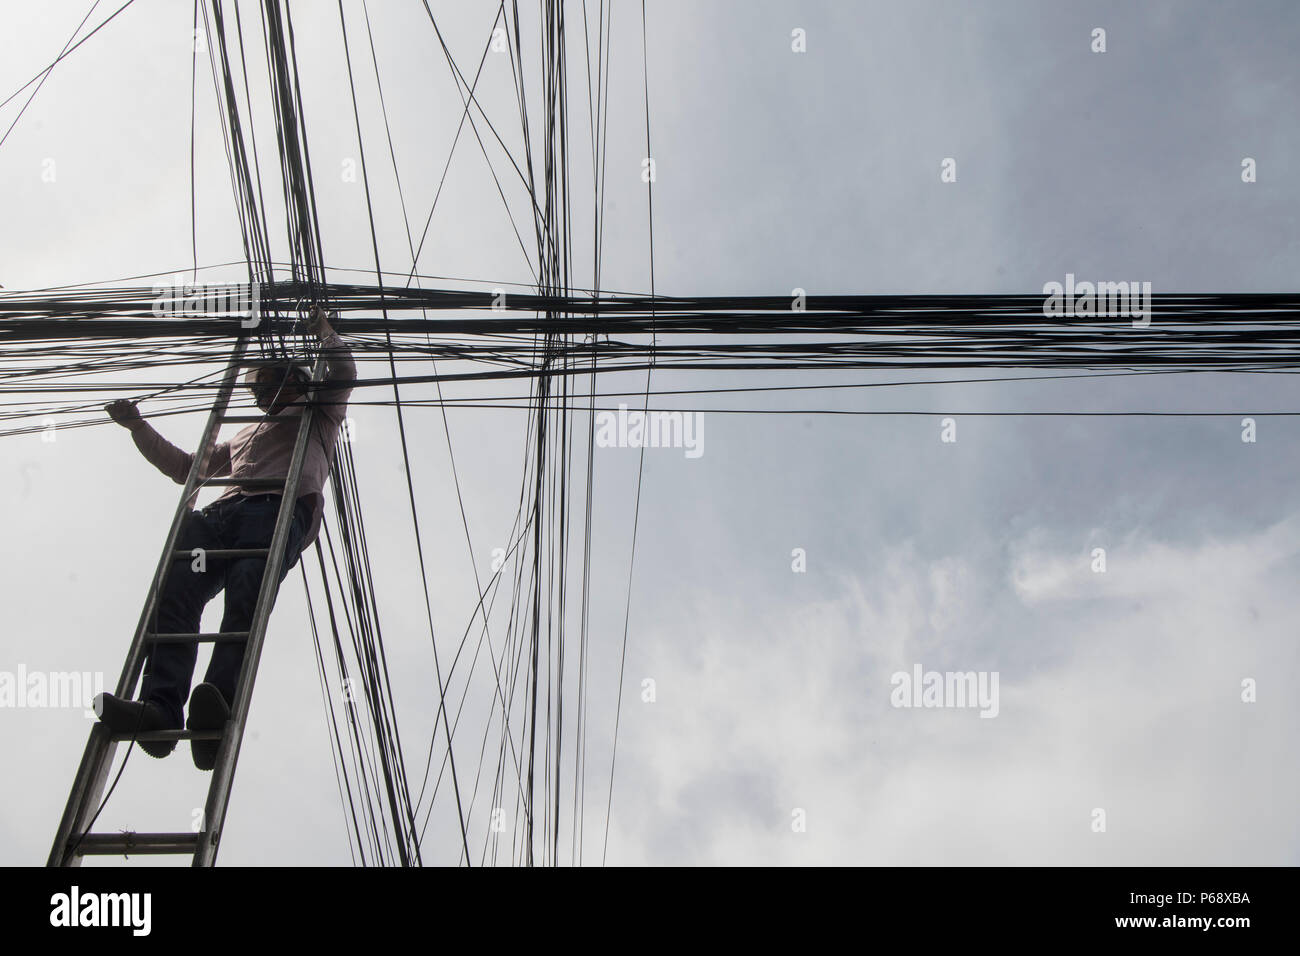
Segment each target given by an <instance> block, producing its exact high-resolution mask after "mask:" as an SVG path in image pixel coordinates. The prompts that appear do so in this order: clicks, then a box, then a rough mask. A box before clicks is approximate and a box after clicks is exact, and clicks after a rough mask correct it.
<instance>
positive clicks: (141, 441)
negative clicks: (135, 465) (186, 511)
mask: <svg viewBox="0 0 1300 956" xmlns="http://www.w3.org/2000/svg"><path fill="white" fill-rule="evenodd" d="M104 410H105V411H106V412H108V414H109V417H110V418H112V419H113V421H115V422H117V423H118V424H119V425H121V426H122V427H123V428H126V429H129V430H130V432H131V438H132V440H134V441H135V447H136V448H138V449H140V454H142V455H144V457H145V459H146V460H148V462H149V463H150V464H151V465H153V466H154V467H155V468H157V469H158V470H159V471H161V472H162V473H163V474H164V475H166V476H167V477H168V478H170V479H171V480H172V481H174V482H176V484H178V485H183V484H185V479H186V478H188V477H189V474H190V469H191V468H192V467H193V466H194V456H193V455H192V454H190V453H189V452H187V451H181V449H179V448H177V447H176V446H175V445H173V444H172V443H171V442H169V441H168V440H167V439H165V438H163V437H162V435H160V434H158V432H157V430H156V429H154V427H153V426H152V425H150V424H149V423H148V422H146V421H145V420H144V419H143V418H142V417H141V416H140V410H139V409H138V408H136V407H135V405H134V404H133V403H132V402H128V401H126V400H125V399H119V400H118V401H116V402H109V403H108V404H107V405H105V406H104ZM205 471H206V474H204V475H201V476H200V477H201V478H202V479H207V478H212V477H214V476H216V475H225V474H229V472H230V445H229V443H228V442H221V443H219V444H218V445H217V446H216V447H215V448H214V449H213V450H212V459H211V460H210V461H209V462H208V467H207V468H206V469H205Z"/></svg>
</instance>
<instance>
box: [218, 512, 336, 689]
mask: <svg viewBox="0 0 1300 956" xmlns="http://www.w3.org/2000/svg"><path fill="white" fill-rule="evenodd" d="M279 507H280V497H279V496H278V495H275V496H258V497H257V498H254V499H251V500H246V501H244V502H243V503H242V504H241V506H240V507H239V508H238V509H236V510H234V511H232V513H231V535H232V537H233V538H234V540H235V543H233V544H231V547H232V548H265V547H268V546H269V545H270V543H271V537H272V535H273V534H274V533H275V520H276V516H277V513H278V510H279ZM309 508H310V506H309V505H308V504H307V502H306V501H305V500H301V499H300V500H299V501H298V503H297V506H296V508H295V509H294V515H293V520H292V522H290V525H289V535H288V540H287V541H286V543H285V549H284V560H283V561H282V562H281V563H280V581H283V580H284V579H285V576H286V575H287V574H288V573H289V571H290V569H291V568H293V566H294V565H295V564H296V563H297V562H298V552H299V551H300V550H301V548H302V541H303V537H304V536H305V535H306V532H307V521H308V517H309V514H310V512H309ZM265 570H266V561H264V560H263V559H261V558H243V559H240V560H237V561H231V562H230V563H229V565H228V566H227V568H226V610H225V615H224V616H223V617H222V620H221V629H222V630H223V631H247V630H248V629H249V627H250V626H251V625H252V623H253V612H254V611H255V610H256V608H257V595H258V591H259V590H260V588H261V586H262V576H263V574H264V573H265ZM278 592H279V587H278V585H277V588H276V593H277V594H278ZM273 598H274V595H273ZM243 661H244V645H243V644H242V643H238V644H218V645H217V646H216V647H214V648H213V649H212V661H211V663H210V664H209V665H208V671H207V676H206V677H204V681H205V682H206V683H209V684H213V685H215V686H216V688H217V689H218V690H220V691H221V694H222V696H223V697H224V698H225V700H226V703H227V705H229V704H230V703H232V702H233V701H234V699H235V684H236V682H237V681H238V679H239V668H240V666H241V665H242V664H243Z"/></svg>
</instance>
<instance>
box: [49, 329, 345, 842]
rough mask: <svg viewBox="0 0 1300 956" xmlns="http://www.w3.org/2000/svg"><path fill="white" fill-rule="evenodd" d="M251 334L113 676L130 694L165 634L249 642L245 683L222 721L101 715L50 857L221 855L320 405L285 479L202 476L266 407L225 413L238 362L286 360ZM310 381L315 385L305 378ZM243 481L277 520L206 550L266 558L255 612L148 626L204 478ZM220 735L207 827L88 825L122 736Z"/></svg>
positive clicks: (301, 434) (181, 556)
mask: <svg viewBox="0 0 1300 956" xmlns="http://www.w3.org/2000/svg"><path fill="white" fill-rule="evenodd" d="M248 341H249V340H248V338H247V336H245V335H242V334H241V335H240V337H239V339H238V340H237V342H236V343H235V348H234V351H233V353H232V355H231V360H230V365H229V367H228V368H227V369H226V372H225V376H224V377H223V379H222V382H221V385H220V387H219V388H218V391H217V400H216V402H215V404H214V405H213V406H212V412H211V414H210V415H209V416H208V421H207V425H206V426H205V427H204V429H203V438H202V440H201V441H200V443H199V449H200V451H199V453H196V454H195V456H194V463H193V465H192V466H191V467H190V473H189V476H188V478H187V479H186V481H185V490H184V492H183V493H182V494H181V501H180V504H179V505H178V506H177V509H176V514H175V516H174V517H173V518H172V524H171V530H170V531H169V532H168V534H167V543H166V546H165V547H164V548H163V552H162V556H161V557H160V559H159V561H158V568H157V570H156V571H155V572H154V577H153V583H152V584H151V585H150V588H149V594H148V597H147V598H146V599H145V605H144V611H143V612H142V613H141V615H140V623H139V624H138V625H137V627H136V630H135V638H134V640H132V642H131V650H130V652H129V653H128V655H127V659H126V665H125V666H124V667H123V668H122V676H121V678H120V679H119V680H118V682H117V690H116V692H115V694H116V696H117V697H120V698H123V699H132V698H133V697H134V692H135V688H136V683H137V681H138V679H139V678H140V676H141V672H142V671H143V668H144V659H145V653H146V650H147V648H149V647H150V646H153V645H156V644H160V643H163V642H173V643H179V642H192V643H195V644H203V643H213V642H216V641H243V642H245V644H246V648H245V651H244V661H243V664H242V666H241V667H240V671H239V683H238V685H237V688H236V690H235V699H234V700H233V701H230V719H229V721H228V722H227V723H226V726H225V729H224V730H209V731H191V730H167V731H153V732H149V733H113V732H111V731H110V730H109V729H108V728H107V727H105V726H104V725H103V724H102V723H99V722H96V724H95V726H94V728H92V730H91V732H90V739H89V740H88V741H87V742H86V749H85V752H84V754H83V755H82V758H81V764H80V766H79V767H78V768H77V776H76V779H75V780H74V782H73V784H72V791H71V793H69V795H68V803H67V806H66V808H65V809H64V811H63V818H62V820H61V822H60V823H59V830H58V834H57V835H56V836H55V838H54V846H53V849H51V851H50V857H49V861H48V864H47V865H49V866H78V865H80V863H81V858H82V857H83V856H90V855H96V856H116V855H126V854H175V855H185V854H189V855H192V856H193V865H194V866H212V865H213V864H214V863H215V862H216V856H217V848H218V844H219V842H220V840H221V831H222V826H223V824H224V822H225V816H226V807H227V804H228V803H229V801H230V789H231V785H232V784H233V782H234V777H235V764H236V762H237V761H238V759H239V746H240V743H241V742H242V740H243V736H244V726H245V723H246V721H247V719H248V710H249V705H250V703H251V701H252V696H253V680H254V678H255V677H256V675H257V664H258V661H259V659H260V658H261V654H262V642H263V639H264V638H265V636H266V626H267V622H268V621H269V620H270V617H271V609H272V607H273V605H274V604H275V597H276V592H277V591H278V582H279V577H280V566H281V564H282V563H283V559H284V547H285V544H286V542H287V540H288V536H289V525H290V523H291V522H292V520H293V511H294V505H295V504H296V502H297V498H298V495H297V490H298V484H299V480H300V478H301V476H302V466H303V461H304V460H305V459H306V454H307V445H308V440H309V436H310V434H311V427H312V420H313V417H314V414H315V406H314V403H313V402H312V401H310V396H311V392H310V390H309V392H308V401H307V402H306V404H305V405H304V407H303V412H302V417H301V421H300V422H299V425H298V436H297V439H296V441H295V443H294V449H293V456H292V458H291V459H290V462H289V474H288V475H287V476H286V477H285V478H266V479H257V480H249V479H244V480H235V479H234V478H233V477H227V478H209V479H208V480H207V481H201V480H200V478H199V476H200V475H201V474H203V470H204V469H205V468H206V467H207V462H208V460H209V459H210V457H211V455H212V451H213V449H214V448H215V446H216V437H217V434H218V432H219V431H220V429H221V426H222V425H225V424H235V423H253V422H259V421H262V420H263V417H264V416H262V415H228V414H226V410H227V408H228V407H229V404H230V398H231V395H232V394H233V392H234V389H235V385H236V384H237V381H238V378H239V373H240V370H241V369H248V368H253V367H257V366H280V365H283V364H284V362H285V360H284V359H260V358H258V359H248V358H245V354H246V352H247V350H248ZM325 364H326V363H325V355H324V352H322V353H321V354H320V355H319V356H318V357H317V359H316V362H315V364H314V366H313V369H312V374H311V382H312V383H318V382H320V381H321V379H322V377H323V372H324V369H325ZM309 389H310V386H309ZM232 485H238V486H240V487H241V488H246V489H249V490H253V489H261V488H265V489H266V490H267V491H268V492H270V491H279V492H280V493H281V496H282V497H281V499H280V510H279V514H278V516H277V517H276V521H275V531H274V533H273V535H272V537H271V544H270V547H269V548H261V549H240V550H216V549H213V550H209V551H208V552H207V554H206V557H208V558H212V559H221V558H249V557H265V558H266V565H265V570H264V571H263V574H262V585H261V588H260V589H259V591H258V597H257V605H256V608H255V609H254V611H253V620H252V624H250V625H249V627H250V630H249V631H248V632H247V633H244V632H236V633H199V634H159V633H157V632H156V631H155V630H154V629H153V628H152V627H151V621H152V620H153V619H154V616H155V612H156V611H157V606H158V596H159V594H161V592H162V587H163V584H164V582H165V580H166V577H167V574H168V572H169V571H170V570H171V568H172V566H173V565H174V564H176V563H178V562H180V561H182V560H183V561H187V562H188V561H190V560H191V557H192V556H191V554H190V552H189V551H181V550H177V549H176V543H177V540H178V538H179V535H180V530H181V526H182V522H183V521H184V519H185V517H186V515H187V514H188V513H189V511H190V509H191V508H193V506H194V502H195V500H196V499H197V498H198V494H199V491H200V490H201V488H202V487H206V486H213V487H222V486H225V487H229V486H232ZM218 738H219V739H220V740H221V744H220V746H219V748H218V751H217V762H216V765H215V767H214V768H213V770H212V781H211V783H210V784H209V785H208V796H207V801H206V804H205V806H204V811H203V818H202V820H201V821H200V823H201V828H200V830H199V831H198V832H197V833H193V832H191V833H133V832H128V833H90V832H87V828H88V827H89V826H91V825H92V823H93V821H94V819H95V818H96V817H97V815H98V813H99V810H100V808H101V805H100V799H101V795H102V793H103V791H104V784H105V782H106V781H107V778H108V772H109V769H110V767H111V766H112V763H113V755H114V753H115V752H116V750H117V745H118V744H119V743H120V742H122V741H129V740H133V739H134V740H137V741H139V740H160V741H161V740H175V741H185V740H214V739H218Z"/></svg>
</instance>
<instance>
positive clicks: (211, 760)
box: [185, 683, 230, 770]
mask: <svg viewBox="0 0 1300 956" xmlns="http://www.w3.org/2000/svg"><path fill="white" fill-rule="evenodd" d="M229 719H230V705H229V704H227V703H226V698H225V697H223V696H222V695H221V691H219V690H217V687H216V685H215V684H208V683H203V684H199V685H198V686H197V687H195V688H194V693H192V694H190V718H189V720H187V721H185V727H186V728H187V729H188V730H224V729H225V727H226V721H228V720H229ZM220 747H221V741H220V740H191V741H190V752H191V754H192V755H193V757H194V766H196V767H198V768H199V769H200V770H211V769H212V768H213V767H215V766H216V764H217V750H218V748H220Z"/></svg>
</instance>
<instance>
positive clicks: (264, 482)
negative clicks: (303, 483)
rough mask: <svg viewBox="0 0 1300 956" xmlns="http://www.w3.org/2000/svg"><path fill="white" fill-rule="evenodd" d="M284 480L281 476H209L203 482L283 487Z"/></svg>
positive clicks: (224, 486)
mask: <svg viewBox="0 0 1300 956" xmlns="http://www.w3.org/2000/svg"><path fill="white" fill-rule="evenodd" d="M284 481H285V480H284V479H283V478H209V479H208V480H207V481H206V482H204V484H208V485H212V486H213V487H221V488H229V487H234V486H238V487H240V488H283V487H284Z"/></svg>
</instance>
